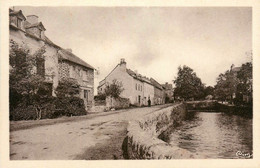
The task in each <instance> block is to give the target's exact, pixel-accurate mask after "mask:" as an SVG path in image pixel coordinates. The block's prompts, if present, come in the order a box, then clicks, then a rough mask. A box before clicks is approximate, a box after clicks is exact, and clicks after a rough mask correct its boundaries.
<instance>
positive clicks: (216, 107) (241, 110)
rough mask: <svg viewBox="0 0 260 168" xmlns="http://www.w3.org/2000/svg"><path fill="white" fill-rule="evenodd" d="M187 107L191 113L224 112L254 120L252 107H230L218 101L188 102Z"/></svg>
mask: <svg viewBox="0 0 260 168" xmlns="http://www.w3.org/2000/svg"><path fill="white" fill-rule="evenodd" d="M185 104H186V107H187V109H188V111H189V112H191V111H204V112H224V113H226V114H230V115H239V116H242V117H247V118H252V114H253V110H252V106H249V105H248V106H242V105H228V104H222V103H219V102H217V101H190V102H186V103H185Z"/></svg>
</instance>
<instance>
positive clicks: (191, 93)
mask: <svg viewBox="0 0 260 168" xmlns="http://www.w3.org/2000/svg"><path fill="white" fill-rule="evenodd" d="M174 84H175V91H174V92H175V96H177V97H180V98H183V99H184V100H189V99H193V98H194V99H202V98H203V96H204V95H203V88H204V85H203V84H202V82H201V79H200V78H198V77H197V75H196V73H195V72H194V71H193V69H191V68H190V67H188V66H186V65H184V66H183V67H181V66H180V67H179V68H178V76H177V78H175V80H174Z"/></svg>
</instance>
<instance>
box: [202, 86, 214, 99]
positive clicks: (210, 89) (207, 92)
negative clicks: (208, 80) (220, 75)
mask: <svg viewBox="0 0 260 168" xmlns="http://www.w3.org/2000/svg"><path fill="white" fill-rule="evenodd" d="M204 95H205V97H206V96H208V95H212V96H213V95H214V87H212V86H207V87H206V88H205V89H204Z"/></svg>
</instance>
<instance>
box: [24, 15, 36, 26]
mask: <svg viewBox="0 0 260 168" xmlns="http://www.w3.org/2000/svg"><path fill="white" fill-rule="evenodd" d="M27 21H28V22H29V23H30V24H35V23H38V16H36V15H28V16H27Z"/></svg>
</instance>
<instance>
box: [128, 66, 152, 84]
mask: <svg viewBox="0 0 260 168" xmlns="http://www.w3.org/2000/svg"><path fill="white" fill-rule="evenodd" d="M126 72H127V73H128V74H129V75H130V76H132V77H134V78H135V79H137V80H140V81H141V82H146V83H149V84H152V83H151V81H150V80H149V79H148V78H146V77H144V76H142V75H141V74H137V73H135V72H134V71H132V70H131V69H126Z"/></svg>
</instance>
